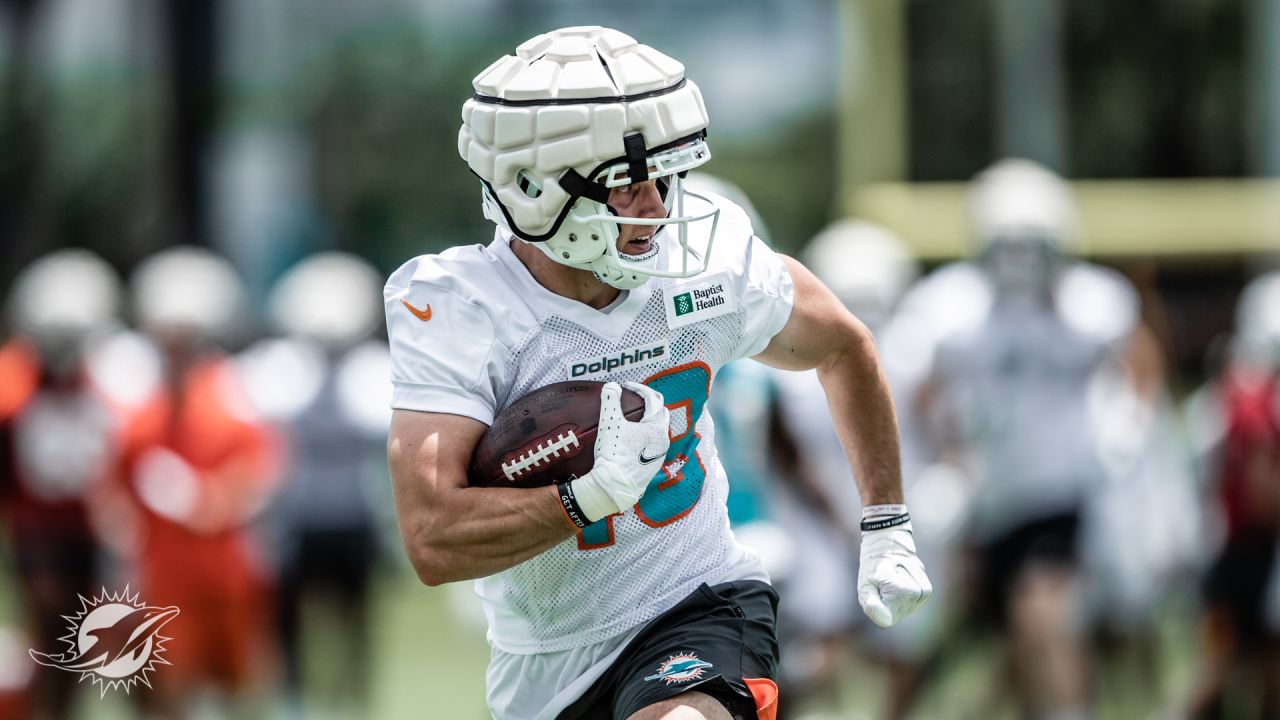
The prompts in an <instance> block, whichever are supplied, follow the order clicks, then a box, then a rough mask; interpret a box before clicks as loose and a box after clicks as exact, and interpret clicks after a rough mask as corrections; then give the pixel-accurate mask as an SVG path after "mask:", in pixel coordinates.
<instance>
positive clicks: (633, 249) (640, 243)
mask: <svg viewBox="0 0 1280 720" xmlns="http://www.w3.org/2000/svg"><path fill="white" fill-rule="evenodd" d="M651 247H653V233H645V234H644V235H640V236H638V237H633V238H631V239H630V240H628V241H627V244H626V245H623V246H622V252H624V253H626V254H627V255H643V254H645V253H647V252H649V249H650V248H651Z"/></svg>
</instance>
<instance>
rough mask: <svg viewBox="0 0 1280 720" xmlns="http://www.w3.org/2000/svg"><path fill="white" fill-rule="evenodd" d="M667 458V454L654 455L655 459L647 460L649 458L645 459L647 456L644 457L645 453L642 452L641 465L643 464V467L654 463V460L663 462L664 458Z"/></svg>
mask: <svg viewBox="0 0 1280 720" xmlns="http://www.w3.org/2000/svg"><path fill="white" fill-rule="evenodd" d="M666 456H667V454H666V453H662V454H661V455H654V456H653V457H651V458H647V457H645V456H644V452H641V453H640V464H641V465H648V464H649V463H651V462H653V461H654V460H661V459H662V458H664V457H666Z"/></svg>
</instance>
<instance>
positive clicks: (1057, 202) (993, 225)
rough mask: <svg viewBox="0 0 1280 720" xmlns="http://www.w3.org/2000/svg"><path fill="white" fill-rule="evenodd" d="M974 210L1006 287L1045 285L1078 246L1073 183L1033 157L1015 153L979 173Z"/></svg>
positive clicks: (990, 261) (986, 260)
mask: <svg viewBox="0 0 1280 720" xmlns="http://www.w3.org/2000/svg"><path fill="white" fill-rule="evenodd" d="M969 211H970V217H971V220H972V223H973V230H974V235H975V236H976V238H977V250H978V255H979V258H980V259H981V261H982V264H983V267H984V269H985V270H986V271H987V272H988V274H989V275H990V277H991V279H992V281H993V282H994V283H995V285H996V286H997V287H998V288H1000V289H1001V290H1009V291H1015V292H1018V291H1021V292H1041V291H1044V290H1045V289H1047V287H1048V285H1049V284H1050V283H1052V282H1053V280H1054V279H1055V278H1056V276H1057V273H1058V271H1059V270H1060V269H1061V266H1062V264H1063V259H1064V257H1065V256H1067V255H1070V254H1073V253H1075V252H1076V251H1077V250H1078V243H1079V235H1080V233H1079V219H1078V217H1077V214H1076V208H1075V202H1074V201H1073V199H1072V197H1071V190H1070V188H1068V186H1067V184H1066V183H1065V182H1063V180H1062V178H1060V177H1058V175H1057V174H1055V173H1054V172H1053V171H1051V170H1049V169H1048V168H1046V167H1044V166H1043V165H1040V164H1038V163H1035V162H1032V161H1030V160H1023V159H1020V158H1009V159H1005V160H1001V161H999V162H997V163H995V164H994V165H992V166H990V167H988V168H987V169H986V170H983V171H982V172H980V173H978V175H977V177H975V178H974V180H973V186H972V189H971V190H970V193H969Z"/></svg>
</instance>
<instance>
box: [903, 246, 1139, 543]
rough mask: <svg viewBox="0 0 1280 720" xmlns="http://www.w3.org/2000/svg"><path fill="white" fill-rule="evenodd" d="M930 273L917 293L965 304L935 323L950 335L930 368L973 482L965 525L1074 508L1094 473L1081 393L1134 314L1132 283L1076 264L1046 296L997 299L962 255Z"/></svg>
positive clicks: (1092, 439) (990, 525)
mask: <svg viewBox="0 0 1280 720" xmlns="http://www.w3.org/2000/svg"><path fill="white" fill-rule="evenodd" d="M935 275H936V277H934V276H931V277H930V278H929V279H928V280H926V281H925V283H923V284H924V285H925V287H924V288H922V289H921V291H920V293H921V294H922V295H923V294H925V293H933V300H934V302H935V303H938V302H943V301H944V300H946V301H947V302H948V304H949V305H950V306H955V307H963V308H965V311H966V313H967V314H966V315H965V317H964V318H960V317H959V316H958V315H957V316H956V317H955V319H954V320H953V321H951V322H950V323H943V324H944V325H946V326H948V327H949V328H950V329H951V333H950V334H949V335H942V336H941V337H940V338H939V339H938V345H937V350H936V355H935V358H934V363H935V364H934V368H933V370H934V378H935V380H938V381H940V383H939V385H938V386H937V387H936V388H935V393H936V394H937V395H938V397H937V401H940V402H941V403H942V404H943V405H944V406H945V407H946V413H947V415H949V416H950V418H951V419H952V420H953V421H956V422H958V424H959V428H958V429H959V430H960V432H961V433H963V435H964V437H963V441H964V443H965V444H966V446H967V449H968V450H969V459H970V461H971V464H972V467H971V468H970V469H971V470H972V471H973V472H975V473H976V476H977V478H978V479H979V483H980V490H979V491H978V495H977V497H976V498H975V505H974V506H973V508H972V511H973V516H972V517H971V520H972V521H973V523H974V527H975V528H977V529H978V531H979V532H980V533H984V534H988V535H995V534H998V533H999V532H1000V531H1003V530H1005V529H1007V528H1008V527H1010V526H1011V525H1015V524H1017V523H1020V522H1026V521H1028V520H1031V519H1034V518H1037V517H1043V516H1047V515H1051V514H1054V513H1057V512H1064V511H1068V510H1071V509H1074V508H1077V507H1078V505H1079V503H1080V502H1081V501H1082V500H1083V499H1084V497H1085V492H1086V490H1087V488H1089V486H1090V485H1091V484H1093V483H1096V482H1098V481H1099V480H1100V479H1101V478H1102V475H1103V467H1102V465H1101V459H1100V457H1099V456H1098V448H1097V437H1096V430H1097V428H1096V427H1095V425H1094V423H1093V422H1092V420H1091V417H1090V410H1089V398H1088V392H1087V391H1088V388H1089V386H1090V383H1091V381H1092V379H1093V377H1094V376H1095V374H1096V373H1097V372H1099V370H1100V369H1102V368H1104V367H1106V365H1107V364H1108V363H1112V362H1115V361H1116V359H1117V357H1118V354H1119V351H1120V349H1121V348H1122V347H1123V344H1124V343H1125V342H1126V340H1127V339H1128V337H1129V336H1130V333H1131V332H1132V331H1133V328H1134V326H1135V324H1136V322H1137V311H1138V300H1137V295H1136V293H1135V292H1134V290H1133V288H1132V286H1131V285H1130V284H1129V282H1128V281H1127V280H1126V279H1124V277H1123V276H1122V275H1120V274H1119V273H1116V272H1115V271H1112V270H1108V269H1106V268H1101V267H1097V266H1093V265H1089V264H1086V263H1080V262H1077V263H1072V264H1071V265H1070V266H1069V267H1068V268H1067V269H1066V270H1064V271H1063V274H1062V276H1061V278H1060V279H1059V281H1058V282H1057V284H1056V285H1055V288H1054V294H1053V300H1054V302H1053V303H1052V304H1038V303H1013V302H1001V301H999V300H998V299H997V298H996V296H995V294H994V292H993V291H992V289H991V287H990V286H989V285H987V284H986V283H985V282H984V280H983V278H984V276H983V274H982V271H981V270H979V269H978V268H977V267H976V266H974V265H972V264H970V263H959V264H956V265H952V266H949V267H947V268H943V269H942V270H939V271H938V272H937V273H935ZM910 299H911V298H908V300H910ZM953 314H954V313H953ZM934 315H935V317H941V316H942V314H941V313H936V312H935V313H934Z"/></svg>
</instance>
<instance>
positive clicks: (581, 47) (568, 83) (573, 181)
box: [458, 26, 719, 289]
mask: <svg viewBox="0 0 1280 720" xmlns="http://www.w3.org/2000/svg"><path fill="white" fill-rule="evenodd" d="M472 85H473V87H474V88H475V95H474V96H472V98H471V99H469V100H467V102H466V103H465V104H464V105H463V106H462V129H461V130H460V131H459V132H458V153H459V154H460V155H461V156H462V158H463V159H464V160H466V161H467V165H468V166H470V168H471V171H472V172H474V173H475V174H476V175H477V176H479V177H480V180H481V182H482V183H483V185H484V188H483V190H482V202H483V206H484V214H485V217H487V218H489V219H490V220H492V221H493V222H495V223H497V224H498V225H499V226H500V227H503V228H506V229H507V230H509V231H511V232H512V233H513V234H514V235H515V236H516V237H518V238H520V239H522V240H524V241H526V242H531V243H533V244H535V245H537V246H538V247H539V248H541V249H542V251H543V252H545V253H546V254H547V255H548V256H549V257H551V259H553V260H555V261H556V262H558V263H560V264H562V265H568V266H569V267H574V268H579V269H583V270H590V271H592V272H594V273H595V275H596V277H597V278H599V279H600V280H601V281H602V282H604V283H607V284H609V285H612V286H613V287H617V288H621V289H630V288H635V287H639V286H640V285H642V284H644V282H645V281H647V280H648V279H649V278H650V277H655V276H656V277H673V278H683V277H690V276H693V275H697V274H698V273H700V272H702V271H703V270H704V269H705V267H706V257H701V258H698V257H696V256H695V255H693V254H692V253H690V251H689V244H688V225H689V223H692V222H696V221H704V220H705V221H708V222H710V223H711V232H710V238H711V240H710V242H709V243H708V246H707V253H708V254H709V253H710V251H711V242H714V239H715V226H716V223H717V221H718V219H719V210H718V209H710V210H707V211H705V212H701V213H694V214H685V212H686V210H685V203H684V199H685V194H686V192H687V191H686V189H685V187H684V175H685V173H687V172H688V171H689V170H691V169H693V168H695V167H698V166H700V165H702V164H704V163H705V162H707V160H709V159H711V151H710V150H709V149H708V148H707V144H706V134H707V111H706V108H705V106H704V105H703V102H702V93H701V92H700V91H699V90H698V86H697V85H695V84H694V83H693V82H692V81H690V80H688V79H686V78H685V76H684V65H682V64H681V63H679V62H678V61H676V60H673V59H672V58H670V57H667V56H666V55H664V54H662V53H660V52H658V51H657V50H654V49H653V48H651V47H649V46H647V45H641V44H639V43H637V42H636V41H635V40H634V39H632V38H630V37H628V36H627V35H624V34H622V33H620V32H618V31H616V30H610V29H608V28H602V27H598V26H592V27H572V28H563V29H560V30H555V31H552V32H550V33H546V34H543V35H538V36H537V37H535V38H533V39H531V40H528V41H526V42H525V43H523V44H522V45H520V47H518V48H516V54H515V55H507V56H505V57H503V58H501V59H500V60H498V61H497V62H495V63H494V64H492V65H490V66H489V67H488V68H487V69H486V70H484V71H483V72H481V73H480V74H479V75H477V76H476V78H475V80H473V81H472ZM646 180H656V181H657V183H658V187H659V191H660V192H661V193H662V195H663V203H664V205H665V206H666V209H667V213H666V217H664V218H626V221H625V224H628V225H652V226H654V237H653V240H652V242H651V246H650V249H649V251H648V252H646V253H644V254H643V255H636V256H631V255H625V254H622V253H619V252H618V249H617V239H618V223H619V221H620V218H619V216H618V215H617V214H616V213H615V212H614V210H613V209H612V208H610V207H609V205H608V199H609V191H610V189H612V188H615V187H619V186H622V185H627V184H630V183H633V182H644V181H646ZM688 194H690V195H694V193H688ZM695 196H696V195H695ZM708 207H711V208H714V205H712V204H711V203H709V202H708ZM669 225H675V226H677V229H678V237H677V238H676V239H675V241H676V242H678V243H679V245H680V251H681V253H682V254H681V256H680V258H679V259H678V260H674V261H672V262H671V263H669V265H668V267H669V268H670V269H663V268H661V267H660V266H659V250H660V245H659V243H660V242H663V241H666V242H670V240H669V238H670V233H667V234H665V237H664V234H663V233H662V232H661V231H662V230H663V229H665V228H666V227H667V226H669ZM691 258H692V259H693V261H692V262H691Z"/></svg>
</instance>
